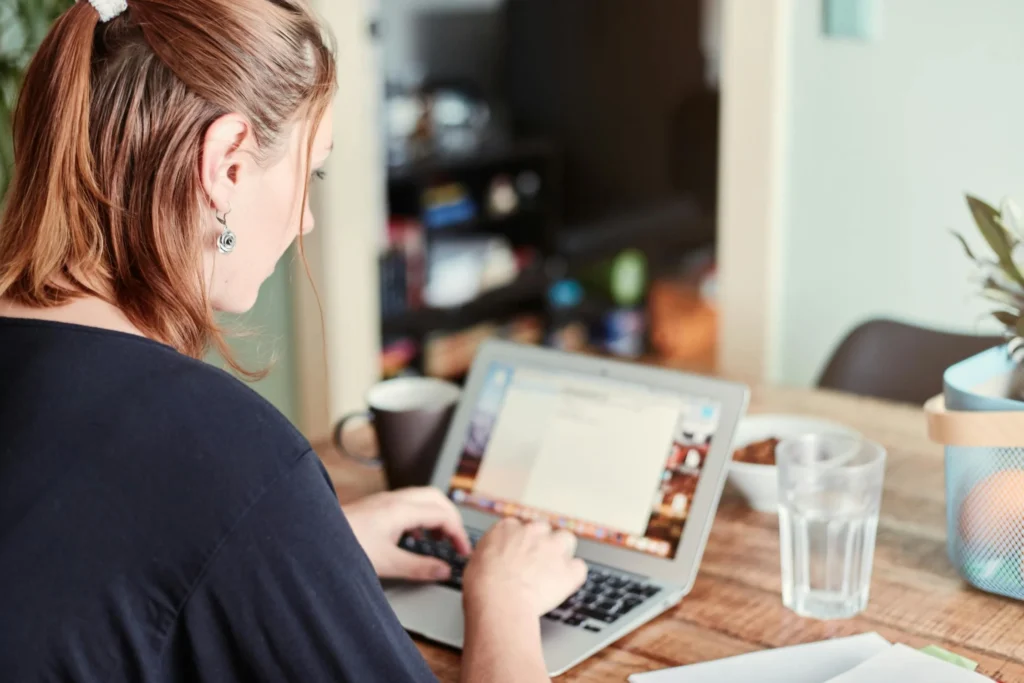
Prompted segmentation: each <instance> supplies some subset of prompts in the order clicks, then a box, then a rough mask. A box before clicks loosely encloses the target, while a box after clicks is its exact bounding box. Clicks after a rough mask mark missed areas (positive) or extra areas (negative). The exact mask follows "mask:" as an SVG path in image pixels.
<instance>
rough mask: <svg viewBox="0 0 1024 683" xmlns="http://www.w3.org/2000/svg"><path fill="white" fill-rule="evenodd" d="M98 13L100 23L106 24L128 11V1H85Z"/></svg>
mask: <svg viewBox="0 0 1024 683" xmlns="http://www.w3.org/2000/svg"><path fill="white" fill-rule="evenodd" d="M87 1H88V3H89V4H90V5H92V6H93V7H95V8H96V11H97V12H99V15H100V21H102V22H103V23H106V22H108V21H110V20H111V19H116V18H117V17H119V16H121V15H122V14H124V12H125V10H127V9H128V0H87Z"/></svg>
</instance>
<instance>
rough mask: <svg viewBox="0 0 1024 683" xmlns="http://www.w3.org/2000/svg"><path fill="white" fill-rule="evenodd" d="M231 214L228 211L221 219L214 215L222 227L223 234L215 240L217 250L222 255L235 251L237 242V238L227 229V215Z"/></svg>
mask: <svg viewBox="0 0 1024 683" xmlns="http://www.w3.org/2000/svg"><path fill="white" fill-rule="evenodd" d="M229 213H231V210H230V209H229V210H228V211H227V213H225V214H224V216H223V217H221V216H218V215H217V214H214V217H215V218H216V219H217V222H218V223H220V224H221V225H222V226H224V232H222V233H221V234H220V237H218V238H217V249H219V250H220V253H222V254H230V253H231V252H233V251H234V250H235V244H236V243H237V242H238V236H237V235H236V234H235V233H234V232H233V231H232V230H231V228H229V227H228V214H229Z"/></svg>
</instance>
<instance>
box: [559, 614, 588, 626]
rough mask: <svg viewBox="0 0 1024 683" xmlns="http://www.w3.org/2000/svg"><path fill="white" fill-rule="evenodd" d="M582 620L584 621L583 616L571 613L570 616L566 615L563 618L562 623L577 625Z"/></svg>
mask: <svg viewBox="0 0 1024 683" xmlns="http://www.w3.org/2000/svg"><path fill="white" fill-rule="evenodd" d="M583 621H584V617H581V616H579V615H576V614H573V615H570V616H568V617H566V618H565V620H564V621H563V622H562V623H563V624H566V625H567V626H579V625H580V624H582V623H583Z"/></svg>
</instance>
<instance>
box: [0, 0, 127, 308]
mask: <svg viewBox="0 0 1024 683" xmlns="http://www.w3.org/2000/svg"><path fill="white" fill-rule="evenodd" d="M98 21H99V15H98V14H97V13H96V11H95V10H94V9H93V8H92V7H90V6H89V5H88V3H76V4H75V6H74V7H72V8H71V9H70V10H68V11H67V12H65V13H64V14H63V15H62V16H61V17H60V18H59V19H58V20H57V22H56V24H55V25H54V27H53V29H52V30H51V31H50V33H49V35H47V36H46V38H45V39H44V40H43V43H42V45H40V47H39V51H38V52H37V53H36V55H35V57H34V58H33V59H32V62H31V63H30V65H29V68H28V71H27V72H26V74H25V81H24V85H23V86H22V90H21V95H20V97H19V98H18V104H17V107H16V109H15V113H14V155H15V160H16V161H17V160H25V159H31V160H32V163H31V165H29V164H26V163H18V164H16V166H15V173H14V178H13V183H12V185H11V188H10V193H9V197H8V203H7V207H6V211H5V214H4V217H3V222H2V224H0V298H3V297H9V298H14V299H17V300H19V301H20V302H24V303H27V304H29V305H35V306H55V305H60V304H63V303H66V302H67V301H68V300H69V298H70V297H71V296H72V294H73V293H76V292H84V293H88V294H92V295H96V296H101V297H104V298H107V299H108V300H109V297H110V292H109V291H107V290H108V288H106V287H104V280H103V277H102V276H103V275H106V273H105V272H104V268H103V267H102V254H103V250H104V245H103V235H102V231H101V229H100V225H99V209H98V207H99V206H100V205H101V204H103V203H104V199H103V194H102V192H101V191H100V188H99V185H98V183H97V181H96V174H95V171H94V164H93V158H92V150H91V147H90V144H89V114H90V108H91V103H90V102H91V92H92V89H91V85H90V79H91V75H90V72H91V65H92V49H93V48H92V46H93V35H94V34H95V31H96V25H97V23H98ZM40 103H46V105H47V106H46V107H40V106H39V105H40Z"/></svg>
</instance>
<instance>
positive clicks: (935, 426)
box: [924, 394, 1024, 448]
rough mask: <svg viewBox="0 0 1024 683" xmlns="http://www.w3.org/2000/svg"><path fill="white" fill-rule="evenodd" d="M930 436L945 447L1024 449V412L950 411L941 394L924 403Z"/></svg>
mask: <svg viewBox="0 0 1024 683" xmlns="http://www.w3.org/2000/svg"><path fill="white" fill-rule="evenodd" d="M924 412H925V413H926V414H927V416H928V438H929V439H931V440H932V441H934V442H936V443H940V444H943V445H945V446H972V447H982V448H1024V411H1020V412H1017V411H992V412H986V411H958V410H946V399H945V397H943V396H942V394H939V395H938V396H935V397H934V398H931V399H929V400H928V402H927V403H925V404H924Z"/></svg>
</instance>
